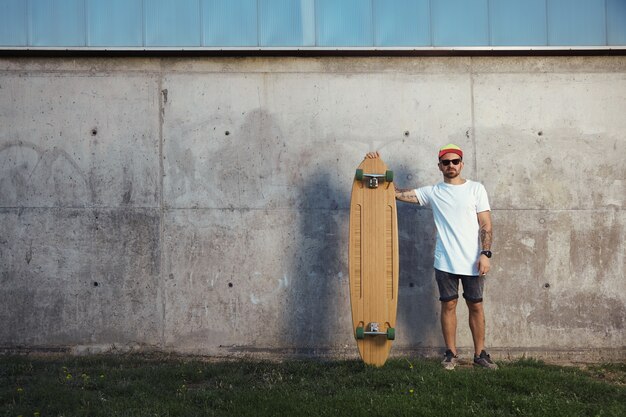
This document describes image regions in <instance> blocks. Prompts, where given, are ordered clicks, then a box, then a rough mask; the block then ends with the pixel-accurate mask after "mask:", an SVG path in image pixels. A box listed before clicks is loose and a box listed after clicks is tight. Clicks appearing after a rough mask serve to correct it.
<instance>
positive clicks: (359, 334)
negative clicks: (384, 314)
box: [356, 322, 396, 340]
mask: <svg viewBox="0 0 626 417" xmlns="http://www.w3.org/2000/svg"><path fill="white" fill-rule="evenodd" d="M367 327H369V330H368V331H365V327H363V326H359V327H357V328H356V338H357V339H365V336H387V339H388V340H394V339H395V338H396V329H395V328H393V327H388V328H387V331H386V332H381V331H380V325H379V323H377V322H371V323H370V324H368V325H367Z"/></svg>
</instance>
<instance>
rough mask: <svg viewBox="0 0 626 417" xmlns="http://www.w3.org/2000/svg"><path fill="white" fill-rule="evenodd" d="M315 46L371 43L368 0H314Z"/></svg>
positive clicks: (370, 18) (363, 44)
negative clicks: (315, 1)
mask: <svg viewBox="0 0 626 417" xmlns="http://www.w3.org/2000/svg"><path fill="white" fill-rule="evenodd" d="M316 5H317V10H316V19H315V20H316V30H317V42H316V43H317V45H318V46H371V45H373V44H374V36H373V28H372V3H371V0H341V1H337V0H317V3H316Z"/></svg>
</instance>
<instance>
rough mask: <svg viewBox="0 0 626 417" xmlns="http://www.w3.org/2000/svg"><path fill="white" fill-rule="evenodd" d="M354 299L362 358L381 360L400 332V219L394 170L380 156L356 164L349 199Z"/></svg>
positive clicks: (379, 363)
mask: <svg viewBox="0 0 626 417" xmlns="http://www.w3.org/2000/svg"><path fill="white" fill-rule="evenodd" d="M348 256H349V260H348V268H349V271H350V304H351V307H352V327H353V331H354V337H355V339H356V341H357V346H358V348H359V354H360V355H361V358H362V359H363V362H365V363H366V364H369V365H374V366H382V365H384V364H385V361H386V360H387V358H388V357H389V352H390V350H391V343H392V341H393V340H394V339H395V336H396V331H395V327H396V313H397V307H398V275H399V259H398V221H397V213H396V196H395V189H394V186H393V171H389V170H388V169H387V165H385V163H384V162H383V161H382V159H380V158H374V159H365V160H364V161H363V162H362V163H361V164H360V165H359V166H358V168H357V170H356V173H355V176H354V182H353V183H352V197H351V200H350V243H349V250H348Z"/></svg>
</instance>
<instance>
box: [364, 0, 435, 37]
mask: <svg viewBox="0 0 626 417" xmlns="http://www.w3.org/2000/svg"><path fill="white" fill-rule="evenodd" d="M374 44H375V45H376V46H425V45H431V44H432V41H431V39H430V1H429V0H374Z"/></svg>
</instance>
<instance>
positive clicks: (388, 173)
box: [385, 171, 393, 182]
mask: <svg viewBox="0 0 626 417" xmlns="http://www.w3.org/2000/svg"><path fill="white" fill-rule="evenodd" d="M385 181H387V182H391V181H393V171H385Z"/></svg>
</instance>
